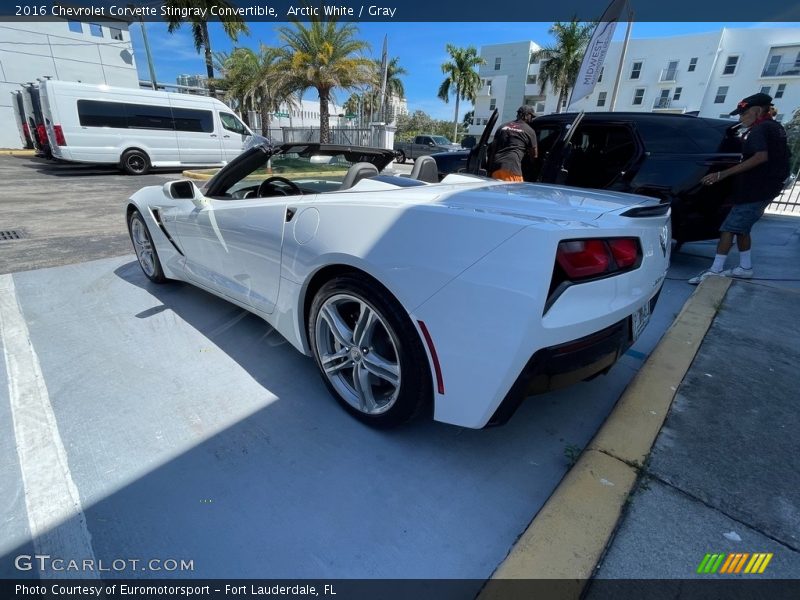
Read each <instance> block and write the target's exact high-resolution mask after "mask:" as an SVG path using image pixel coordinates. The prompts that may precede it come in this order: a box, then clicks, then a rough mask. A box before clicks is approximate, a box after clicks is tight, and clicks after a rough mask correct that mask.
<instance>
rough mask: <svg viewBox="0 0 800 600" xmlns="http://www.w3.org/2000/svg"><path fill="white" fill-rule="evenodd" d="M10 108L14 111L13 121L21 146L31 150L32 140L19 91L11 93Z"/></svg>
mask: <svg viewBox="0 0 800 600" xmlns="http://www.w3.org/2000/svg"><path fill="white" fill-rule="evenodd" d="M11 107H12V109H13V111H14V120H15V121H16V122H17V130H18V131H19V137H20V139H21V140H22V144H23V146H24V147H25V148H33V138H31V133H30V127H29V126H28V123H27V121H26V119H25V105H24V103H23V100H22V92H21V91H14V92H11Z"/></svg>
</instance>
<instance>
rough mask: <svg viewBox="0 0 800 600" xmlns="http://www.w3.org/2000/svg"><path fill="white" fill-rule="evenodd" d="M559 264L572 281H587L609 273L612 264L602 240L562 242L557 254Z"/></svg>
mask: <svg viewBox="0 0 800 600" xmlns="http://www.w3.org/2000/svg"><path fill="white" fill-rule="evenodd" d="M556 260H557V261H558V264H559V265H560V266H561V268H562V269H564V272H565V273H566V274H567V277H569V278H570V279H585V278H586V277H593V276H595V275H601V274H603V273H605V272H606V271H608V266H609V264H610V262H611V260H610V258H609V255H608V250H607V249H606V245H605V244H604V243H603V242H602V241H601V240H575V241H570V242H561V243H560V244H559V245H558V252H557V253H556Z"/></svg>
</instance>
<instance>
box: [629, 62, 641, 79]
mask: <svg viewBox="0 0 800 600" xmlns="http://www.w3.org/2000/svg"><path fill="white" fill-rule="evenodd" d="M641 74H642V61H640V60H637V61H636V62H635V63H633V66H632V67H631V79H639V75H641Z"/></svg>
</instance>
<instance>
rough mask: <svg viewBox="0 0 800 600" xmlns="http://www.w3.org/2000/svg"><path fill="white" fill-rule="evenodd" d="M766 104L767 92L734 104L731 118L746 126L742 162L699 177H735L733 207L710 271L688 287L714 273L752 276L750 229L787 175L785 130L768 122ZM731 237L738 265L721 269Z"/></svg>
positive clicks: (709, 179)
mask: <svg viewBox="0 0 800 600" xmlns="http://www.w3.org/2000/svg"><path fill="white" fill-rule="evenodd" d="M771 104H772V98H771V97H770V96H769V95H767V94H753V95H752V96H748V97H747V98H745V99H744V100H742V101H741V102H739V104H738V105H737V106H736V108H735V109H734V110H732V111H731V113H730V114H731V115H739V122H740V123H741V124H742V126H743V127H745V128H746V132H745V134H744V136H743V137H744V142H743V144H742V162H740V163H739V164H738V165H734V166H733V167H730V168H729V169H725V170H724V171H718V172H716V173H709V174H708V175H706V176H705V177H703V179H701V182H702V183H703V185H714V184H715V183H718V182H720V181H722V180H723V179H725V178H726V177H731V176H733V175H736V181H735V182H734V191H733V196H732V197H731V203H732V204H733V207H732V208H731V211H730V213H729V214H728V216H727V217H726V219H725V221H724V222H723V223H722V225H721V226H720V228H719V231H720V236H719V243H718V244H717V254H716V256H715V257H714V262H713V264H712V265H711V267H710V268H709V269H707V270H705V271H703V272H702V273H700V274H699V275H697V276H696V277H692V278H691V279H690V280H689V283H691V284H693V285H696V284H698V283H700V282H701V281H703V280H704V279H706V277H710V276H713V275H722V276H725V277H740V278H745V279H749V278H751V277H752V276H753V265H752V260H751V258H750V247H751V245H752V241H751V239H750V229H751V228H752V227H753V225H754V224H755V222H756V221H758V220H759V219H760V218H761V215H763V214H764V210H765V209H766V208H767V206H769V204H770V202H772V200H773V199H774V198H775V197H776V196H778V195H779V194H780V193H781V190H782V189H783V182H784V181H785V180H786V178H787V177H788V176H789V146H788V144H787V141H786V131H785V130H784V128H783V126H781V124H780V123H778V122H776V121H775V120H773V118H772V114H771V112H770V110H769V109H770V105H771ZM734 236H736V247H737V248H738V249H739V266H738V267H734V268H732V269H727V270H724V269H725V259H727V257H728V252H729V251H730V249H731V246H733V238H734Z"/></svg>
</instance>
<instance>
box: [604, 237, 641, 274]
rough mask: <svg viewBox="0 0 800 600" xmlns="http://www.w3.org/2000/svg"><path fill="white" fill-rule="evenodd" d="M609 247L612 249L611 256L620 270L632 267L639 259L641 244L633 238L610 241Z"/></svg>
mask: <svg viewBox="0 0 800 600" xmlns="http://www.w3.org/2000/svg"><path fill="white" fill-rule="evenodd" d="M608 247H609V248H611V254H613V255H614V260H615V261H617V266H618V267H619V268H620V269H627V268H628V267H632V266H633V265H635V264H636V261H637V260H638V259H639V243H638V241H637V240H635V239H633V238H619V239H615V240H608Z"/></svg>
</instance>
